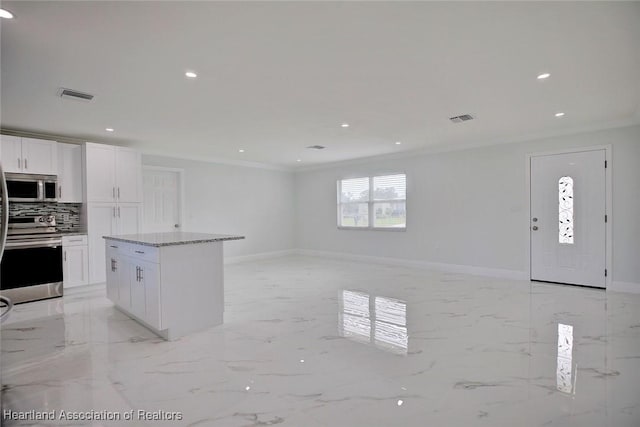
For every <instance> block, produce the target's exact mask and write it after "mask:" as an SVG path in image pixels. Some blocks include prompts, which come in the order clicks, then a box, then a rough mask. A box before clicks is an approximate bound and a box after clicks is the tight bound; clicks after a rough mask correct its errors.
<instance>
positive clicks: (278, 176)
mask: <svg viewBox="0 0 640 427" xmlns="http://www.w3.org/2000/svg"><path fill="white" fill-rule="evenodd" d="M142 163H143V164H144V165H153V166H165V167H172V168H181V169H184V181H185V197H184V200H185V207H184V208H185V221H184V224H183V225H184V227H183V229H184V230H185V231H201V232H208V233H222V234H240V235H243V236H246V239H245V240H240V241H231V242H227V243H225V245H224V246H225V248H224V250H225V258H227V257H238V256H246V255H254V254H260V253H264V252H273V251H282V250H290V249H292V248H293V247H294V241H293V231H294V230H293V221H294V194H293V192H294V184H293V179H294V177H293V174H292V173H290V172H281V171H274V170H267V169H258V168H251V167H244V166H232V165H224V164H216V163H208V162H199V161H193V160H182V159H174V158H168V157H159V156H151V155H143V157H142Z"/></svg>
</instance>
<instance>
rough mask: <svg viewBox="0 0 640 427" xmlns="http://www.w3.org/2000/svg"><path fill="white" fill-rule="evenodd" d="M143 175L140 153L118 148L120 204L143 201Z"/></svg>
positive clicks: (117, 169) (118, 198)
mask: <svg viewBox="0 0 640 427" xmlns="http://www.w3.org/2000/svg"><path fill="white" fill-rule="evenodd" d="M141 173H142V160H141V156H140V153H139V152H137V151H134V150H131V149H128V148H121V147H116V197H117V200H118V202H140V201H142V194H141V190H140V184H141V183H140V179H141V178H140V177H141Z"/></svg>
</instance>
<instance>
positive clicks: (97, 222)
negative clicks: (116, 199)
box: [87, 203, 142, 283]
mask: <svg viewBox="0 0 640 427" xmlns="http://www.w3.org/2000/svg"><path fill="white" fill-rule="evenodd" d="M87 218H88V221H87V222H88V227H87V228H88V229H89V279H90V283H101V282H104V281H105V280H106V277H105V266H104V259H105V258H104V257H105V243H104V238H103V236H112V235H114V234H136V233H138V232H139V231H140V219H141V218H142V206H141V203H87Z"/></svg>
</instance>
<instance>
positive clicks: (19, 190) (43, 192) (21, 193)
mask: <svg viewBox="0 0 640 427" xmlns="http://www.w3.org/2000/svg"><path fill="white" fill-rule="evenodd" d="M5 177H6V179H7V192H8V193H9V201H10V202H55V201H57V200H58V193H57V188H58V185H57V180H58V177H57V176H56V175H35V174H28V173H7V174H5Z"/></svg>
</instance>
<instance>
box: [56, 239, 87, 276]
mask: <svg viewBox="0 0 640 427" xmlns="http://www.w3.org/2000/svg"><path fill="white" fill-rule="evenodd" d="M62 277H63V283H64V287H65V288H71V287H74V286H81V285H86V284H88V283H89V250H88V246H87V236H84V235H81V236H80V235H79V236H63V237H62Z"/></svg>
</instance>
